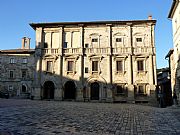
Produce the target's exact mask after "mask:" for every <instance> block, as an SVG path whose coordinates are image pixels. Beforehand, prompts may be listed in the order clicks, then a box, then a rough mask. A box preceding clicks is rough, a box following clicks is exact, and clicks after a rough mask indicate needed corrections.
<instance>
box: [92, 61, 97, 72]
mask: <svg viewBox="0 0 180 135" xmlns="http://www.w3.org/2000/svg"><path fill="white" fill-rule="evenodd" d="M92 72H98V61H92Z"/></svg>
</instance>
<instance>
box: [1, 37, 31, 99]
mask: <svg viewBox="0 0 180 135" xmlns="http://www.w3.org/2000/svg"><path fill="white" fill-rule="evenodd" d="M34 52H35V51H34V49H30V39H29V38H26V37H24V38H22V47H21V48H20V49H10V50H0V92H3V93H9V95H10V97H16V98H28V97H29V96H30V93H31V90H32V83H33V78H34V71H35V63H34Z"/></svg>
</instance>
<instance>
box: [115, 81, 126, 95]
mask: <svg viewBox="0 0 180 135" xmlns="http://www.w3.org/2000/svg"><path fill="white" fill-rule="evenodd" d="M118 87H119V88H121V90H120V89H118ZM116 95H117V96H118V95H120V96H126V95H127V88H126V86H125V84H124V83H118V84H116Z"/></svg>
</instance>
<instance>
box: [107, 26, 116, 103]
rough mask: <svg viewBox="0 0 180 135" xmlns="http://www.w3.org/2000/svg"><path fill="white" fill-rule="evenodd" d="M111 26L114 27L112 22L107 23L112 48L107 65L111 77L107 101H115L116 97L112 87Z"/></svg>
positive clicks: (109, 46) (109, 45) (108, 80)
mask: <svg viewBox="0 0 180 135" xmlns="http://www.w3.org/2000/svg"><path fill="white" fill-rule="evenodd" d="M111 27H112V24H107V32H108V48H107V49H109V48H110V52H109V54H108V55H107V57H108V63H107V66H108V68H107V69H108V70H107V71H108V76H109V79H108V78H107V84H108V87H107V88H106V90H107V99H106V100H107V102H113V98H114V95H113V93H114V91H113V89H112V82H113V80H112V30H111Z"/></svg>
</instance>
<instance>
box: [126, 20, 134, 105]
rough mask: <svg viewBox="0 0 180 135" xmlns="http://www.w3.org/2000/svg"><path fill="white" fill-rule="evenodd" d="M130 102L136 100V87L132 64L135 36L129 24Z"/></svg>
mask: <svg viewBox="0 0 180 135" xmlns="http://www.w3.org/2000/svg"><path fill="white" fill-rule="evenodd" d="M127 25H128V47H129V52H128V53H129V54H128V67H127V69H128V71H127V73H128V101H130V102H131V101H133V100H134V85H133V82H134V80H133V70H134V69H133V66H134V65H133V62H132V48H133V36H132V26H131V25H132V23H128V24H127Z"/></svg>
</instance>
